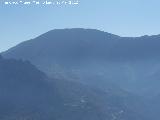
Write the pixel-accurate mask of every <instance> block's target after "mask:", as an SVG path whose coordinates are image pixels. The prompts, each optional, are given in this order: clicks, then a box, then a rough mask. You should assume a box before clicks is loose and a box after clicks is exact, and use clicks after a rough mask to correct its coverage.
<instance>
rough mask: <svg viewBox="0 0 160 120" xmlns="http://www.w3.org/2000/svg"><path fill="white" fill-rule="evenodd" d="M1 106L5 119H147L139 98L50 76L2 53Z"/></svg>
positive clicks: (0, 62)
mask: <svg viewBox="0 0 160 120" xmlns="http://www.w3.org/2000/svg"><path fill="white" fill-rule="evenodd" d="M132 98H134V99H135V100H133V99H132ZM129 99H130V100H129ZM0 106H1V107H0V119H1V120H116V119H118V120H146V118H145V117H146V116H144V115H142V112H144V111H140V110H139V108H136V107H139V106H141V104H137V98H136V97H133V96H132V97H129V96H128V94H126V93H123V94H122V93H121V94H119V95H118V94H115V93H114V92H108V93H107V92H103V91H101V90H99V89H95V88H91V87H89V86H86V85H83V84H80V83H77V82H71V81H67V80H60V79H59V80H56V79H52V78H48V77H47V76H46V75H45V73H43V72H41V71H40V70H38V69H37V68H36V67H35V66H34V65H32V64H31V63H30V62H28V61H24V60H14V59H4V58H2V57H1V56H0ZM133 107H134V109H133ZM135 108H136V109H135Z"/></svg>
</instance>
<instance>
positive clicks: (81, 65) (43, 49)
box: [2, 28, 160, 98]
mask: <svg viewBox="0 0 160 120" xmlns="http://www.w3.org/2000/svg"><path fill="white" fill-rule="evenodd" d="M159 45H160V35H154V36H141V37H120V36H117V35H114V34H110V33H107V32H103V31H99V30H94V29H81V28H74V29H55V30H52V31H49V32H47V33H45V34H42V35H40V36H38V37H37V38H34V39H32V40H28V41H25V42H22V43H20V44H18V45H17V46H15V47H13V48H11V49H9V50H7V51H5V52H4V53H2V55H3V56H4V57H5V58H15V59H24V60H29V61H31V62H32V63H33V64H34V65H36V66H37V67H38V68H39V69H40V70H42V71H43V72H45V73H46V74H47V75H49V76H51V77H54V78H65V79H69V80H74V81H75V80H77V81H80V82H82V83H85V84H87V85H92V86H96V87H98V88H102V89H105V88H106V86H107V88H108V86H110V85H108V83H109V84H110V83H113V84H114V85H117V86H119V87H121V88H122V89H124V90H125V91H128V92H132V93H134V94H138V95H141V96H144V97H148V98H151V97H154V96H156V95H158V94H159V93H160V89H159V86H158V84H160V82H159V80H158V79H159V78H158V74H159V73H160V62H159V60H160V53H159V51H160V47H159ZM93 78H94V79H93Z"/></svg>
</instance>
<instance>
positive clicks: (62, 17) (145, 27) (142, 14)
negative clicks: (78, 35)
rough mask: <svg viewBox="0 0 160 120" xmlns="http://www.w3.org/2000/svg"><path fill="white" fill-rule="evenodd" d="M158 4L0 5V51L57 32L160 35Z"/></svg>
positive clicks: (130, 0) (159, 0) (142, 0)
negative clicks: (77, 30)
mask: <svg viewBox="0 0 160 120" xmlns="http://www.w3.org/2000/svg"><path fill="white" fill-rule="evenodd" d="M159 6H160V0H80V4H79V5H76V6H73V5H68V6H66V7H65V6H61V7H60V6H57V7H56V6H46V7H43V6H28V7H27V6H7V5H2V4H1V5H0V51H4V50H7V49H8V48H10V47H12V46H14V45H16V44H18V43H20V42H22V41H24V40H29V39H31V38H34V37H36V36H38V35H40V34H42V33H45V32H47V31H49V30H52V29H57V28H76V27H78V28H94V29H99V30H103V31H106V32H110V33H113V34H117V35H120V36H142V35H155V34H160V13H159V12H160V7H159Z"/></svg>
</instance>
